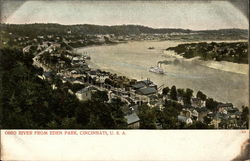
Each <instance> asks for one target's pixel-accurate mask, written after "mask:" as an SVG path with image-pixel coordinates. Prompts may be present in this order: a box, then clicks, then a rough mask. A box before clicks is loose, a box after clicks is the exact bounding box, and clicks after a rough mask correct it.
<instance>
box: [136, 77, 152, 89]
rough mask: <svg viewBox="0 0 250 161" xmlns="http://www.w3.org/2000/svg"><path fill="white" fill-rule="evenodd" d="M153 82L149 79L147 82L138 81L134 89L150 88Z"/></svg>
mask: <svg viewBox="0 0 250 161" xmlns="http://www.w3.org/2000/svg"><path fill="white" fill-rule="evenodd" d="M152 84H153V82H152V81H150V80H149V79H147V80H142V81H138V82H136V83H135V84H134V85H132V88H133V89H140V88H143V87H148V86H150V85H152ZM155 86H156V85H153V87H155Z"/></svg>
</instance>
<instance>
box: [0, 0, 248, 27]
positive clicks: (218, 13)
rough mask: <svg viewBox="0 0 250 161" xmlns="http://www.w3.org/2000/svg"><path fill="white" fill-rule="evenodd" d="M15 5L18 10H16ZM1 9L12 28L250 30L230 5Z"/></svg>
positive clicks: (48, 4) (63, 4) (38, 4)
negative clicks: (35, 25)
mask: <svg viewBox="0 0 250 161" xmlns="http://www.w3.org/2000/svg"><path fill="white" fill-rule="evenodd" d="M18 3H19V5H18ZM15 5H17V6H18V7H16V8H13V6H15ZM243 6H244V5H243ZM1 9H2V12H1V17H2V22H4V23H12V24H24V23H59V24H66V25H68V24H96V25H123V24H137V25H144V26H149V27H153V28H183V29H192V30H207V29H221V28H242V29H248V26H249V25H248V24H249V21H248V18H247V17H246V16H245V15H244V12H242V11H241V10H239V9H238V8H237V7H235V6H234V5H233V4H232V3H230V2H229V1H206V0H205V1H204V0H203V1H154V2H153V1H79V0H78V1H76V0H75V1H42V0H40V1H38V0H36V1H31V0H30V1H11V2H9V1H6V3H3V4H2V6H1Z"/></svg>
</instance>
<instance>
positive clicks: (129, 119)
mask: <svg viewBox="0 0 250 161" xmlns="http://www.w3.org/2000/svg"><path fill="white" fill-rule="evenodd" d="M125 118H126V119H127V124H128V125H130V124H133V123H135V122H138V121H140V118H139V117H138V116H137V114H136V113H135V112H134V113H132V114H130V115H127V116H125Z"/></svg>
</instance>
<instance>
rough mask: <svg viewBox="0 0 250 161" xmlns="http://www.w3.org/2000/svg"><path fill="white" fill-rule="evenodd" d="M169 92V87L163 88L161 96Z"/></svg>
mask: <svg viewBox="0 0 250 161" xmlns="http://www.w3.org/2000/svg"><path fill="white" fill-rule="evenodd" d="M169 91H170V89H169V87H165V88H163V89H162V94H163V95H168V93H169Z"/></svg>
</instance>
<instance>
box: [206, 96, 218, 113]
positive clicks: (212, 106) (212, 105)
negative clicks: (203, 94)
mask: <svg viewBox="0 0 250 161" xmlns="http://www.w3.org/2000/svg"><path fill="white" fill-rule="evenodd" d="M218 104H219V103H218V102H217V101H214V100H213V99H212V98H208V99H207V100H206V108H207V109H209V110H211V111H216V110H217V106H218Z"/></svg>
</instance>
